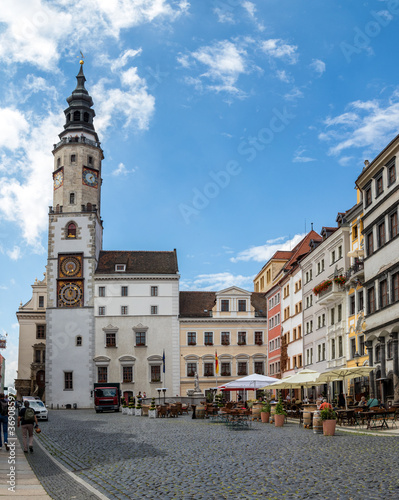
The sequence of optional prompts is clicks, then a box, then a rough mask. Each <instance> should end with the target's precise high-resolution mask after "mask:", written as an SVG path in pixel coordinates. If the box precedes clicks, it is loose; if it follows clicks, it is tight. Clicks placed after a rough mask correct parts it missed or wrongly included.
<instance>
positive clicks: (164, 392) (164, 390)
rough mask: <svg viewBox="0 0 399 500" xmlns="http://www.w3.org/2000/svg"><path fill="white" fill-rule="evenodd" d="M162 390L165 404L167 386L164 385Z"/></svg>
mask: <svg viewBox="0 0 399 500" xmlns="http://www.w3.org/2000/svg"><path fill="white" fill-rule="evenodd" d="M162 391H163V404H165V394H166V387H163V388H162Z"/></svg>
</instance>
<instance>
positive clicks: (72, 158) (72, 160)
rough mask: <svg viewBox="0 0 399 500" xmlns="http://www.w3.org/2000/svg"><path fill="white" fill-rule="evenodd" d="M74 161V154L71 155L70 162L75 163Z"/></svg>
mask: <svg viewBox="0 0 399 500" xmlns="http://www.w3.org/2000/svg"><path fill="white" fill-rule="evenodd" d="M75 162H76V155H71V163H75Z"/></svg>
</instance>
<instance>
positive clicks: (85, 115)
mask: <svg viewBox="0 0 399 500" xmlns="http://www.w3.org/2000/svg"><path fill="white" fill-rule="evenodd" d="M83 121H84V122H86V123H89V113H84V114H83Z"/></svg>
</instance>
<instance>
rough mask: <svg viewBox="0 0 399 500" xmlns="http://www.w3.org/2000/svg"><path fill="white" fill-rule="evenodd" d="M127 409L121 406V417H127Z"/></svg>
mask: <svg viewBox="0 0 399 500" xmlns="http://www.w3.org/2000/svg"><path fill="white" fill-rule="evenodd" d="M128 409H129V408H128V407H127V406H126V407H124V406H122V415H127V410H128Z"/></svg>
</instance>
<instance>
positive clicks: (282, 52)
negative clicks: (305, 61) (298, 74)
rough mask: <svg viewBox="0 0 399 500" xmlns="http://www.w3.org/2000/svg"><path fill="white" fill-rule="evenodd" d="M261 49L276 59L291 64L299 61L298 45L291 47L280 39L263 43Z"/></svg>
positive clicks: (271, 39) (272, 39)
mask: <svg viewBox="0 0 399 500" xmlns="http://www.w3.org/2000/svg"><path fill="white" fill-rule="evenodd" d="M261 49H262V50H263V52H264V53H265V54H267V55H268V56H270V57H273V58H275V59H282V60H284V61H285V62H287V63H289V64H295V63H296V62H297V61H298V53H297V49H298V47H297V45H289V44H288V43H285V42H284V40H281V39H279V38H270V39H269V40H264V41H263V42H262V43H261Z"/></svg>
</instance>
